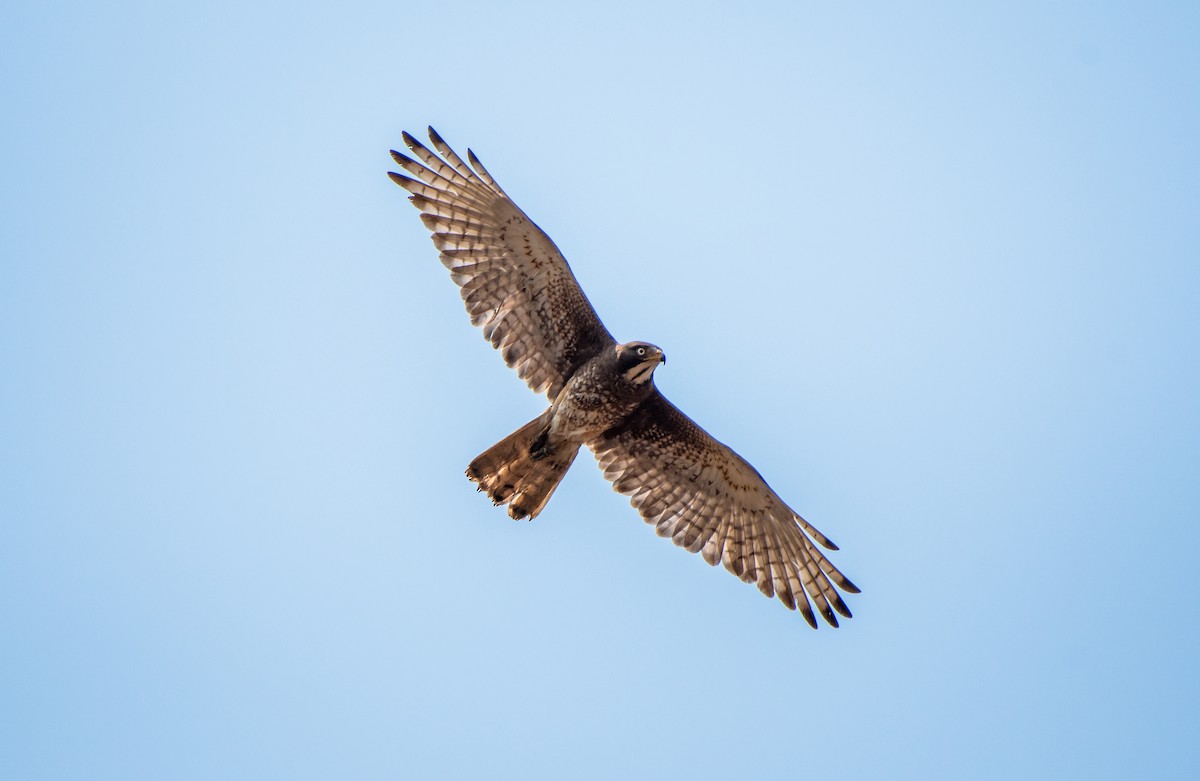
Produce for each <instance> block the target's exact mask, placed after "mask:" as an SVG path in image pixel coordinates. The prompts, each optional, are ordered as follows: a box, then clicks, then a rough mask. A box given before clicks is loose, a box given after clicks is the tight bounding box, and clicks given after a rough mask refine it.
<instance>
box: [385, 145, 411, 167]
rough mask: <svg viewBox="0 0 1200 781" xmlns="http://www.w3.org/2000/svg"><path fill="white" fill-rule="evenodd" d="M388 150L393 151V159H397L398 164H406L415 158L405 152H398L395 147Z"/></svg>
mask: <svg viewBox="0 0 1200 781" xmlns="http://www.w3.org/2000/svg"><path fill="white" fill-rule="evenodd" d="M388 151H390V152H391V153H392V159H393V160H395V161H396V165H404V164H405V163H412V162H414V160H413V159H412V158H411V157H409V156H408V155H406V154H403V153H402V152H397V151H396V150H395V149H391V150H388Z"/></svg>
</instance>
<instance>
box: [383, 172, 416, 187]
mask: <svg viewBox="0 0 1200 781" xmlns="http://www.w3.org/2000/svg"><path fill="white" fill-rule="evenodd" d="M387 175H388V178H389V179H391V180H392V181H393V182H395V183H396V184H398V185H400V186H401V187H404V186H405V182H411V181H412V179H409V178H408V177H407V176H405V175H404V174H398V173H396V172H395V171H388V172H387Z"/></svg>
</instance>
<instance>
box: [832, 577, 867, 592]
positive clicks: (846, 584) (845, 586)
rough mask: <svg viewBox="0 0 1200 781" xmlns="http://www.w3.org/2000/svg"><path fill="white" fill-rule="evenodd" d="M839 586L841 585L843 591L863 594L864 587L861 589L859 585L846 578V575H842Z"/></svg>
mask: <svg viewBox="0 0 1200 781" xmlns="http://www.w3.org/2000/svg"><path fill="white" fill-rule="evenodd" d="M838 586H839V587H841V589H842V591H845V592H848V593H850V594H861V593H862V589H860V588H859V587H858V586H856V585H854V584H853V583H851V582H850V581H849V580H848V579H847V578H846V576H845V575H843V576H842V581H841V582H840V583H838Z"/></svg>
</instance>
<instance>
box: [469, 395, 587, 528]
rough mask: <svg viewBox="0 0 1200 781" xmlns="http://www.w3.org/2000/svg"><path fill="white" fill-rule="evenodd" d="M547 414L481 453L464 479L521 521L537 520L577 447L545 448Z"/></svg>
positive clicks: (565, 471)
mask: <svg viewBox="0 0 1200 781" xmlns="http://www.w3.org/2000/svg"><path fill="white" fill-rule="evenodd" d="M549 425H550V411H549V410H547V411H546V412H545V413H543V414H541V415H539V416H538V417H536V418H534V419H533V420H531V421H529V422H528V423H526V424H525V425H524V426H521V428H519V429H517V430H516V431H514V432H513V433H511V434H509V435H508V436H507V437H505V438H504V439H502V440H500V441H499V442H497V443H496V444H494V445H492V446H491V447H490V448H488V449H487V450H485V451H484V452H483V453H481V454H480V455H479V456H478V457H477V458H476V459H475V460H474V461H472V462H471V465H470V466H469V467H467V477H469V478H470V479H471V481H472V482H475V483H478V484H479V490H480V491H487V494H488V496H489V497H491V499H492V501H493V502H495V503H496V504H504V503H508V514H509V515H510V516H512V517H513V518H515V519H517V520H520V519H521V518H526V517H528V518H529V519H530V520H532V519H534V518H536V517H537V515H538V513H540V512H541V511H542V508H543V507H545V506H546V502H548V501H550V496H551V495H552V494H553V493H554V489H555V488H557V487H558V484H559V482H561V481H562V479H563V477H564V476H565V475H566V474H567V470H568V469H569V468H570V467H571V463H572V462H573V461H574V460H575V456H576V455H578V454H579V446H578V445H575V446H574V447H569V446H568V447H561V448H559V449H557V450H555V449H550V450H547V449H546V432H547V429H548V427H549Z"/></svg>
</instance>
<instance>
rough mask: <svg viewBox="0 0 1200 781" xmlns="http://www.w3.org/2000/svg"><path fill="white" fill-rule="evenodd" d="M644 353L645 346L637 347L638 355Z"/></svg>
mask: <svg viewBox="0 0 1200 781" xmlns="http://www.w3.org/2000/svg"><path fill="white" fill-rule="evenodd" d="M645 354H646V348H645V347H639V348H638V355H645Z"/></svg>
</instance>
